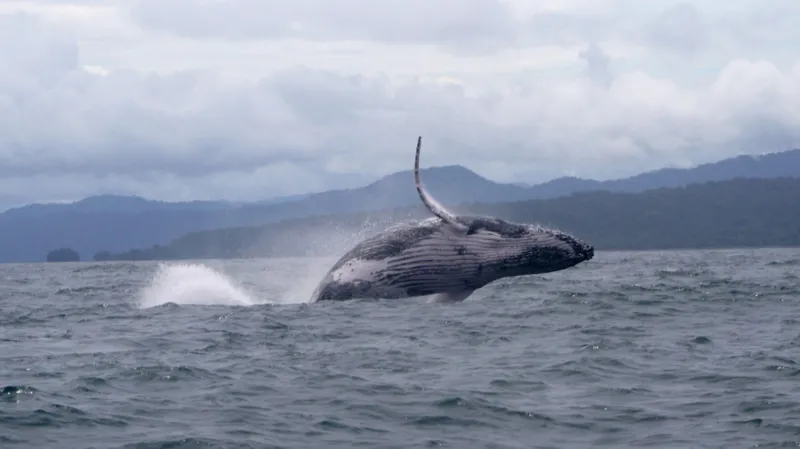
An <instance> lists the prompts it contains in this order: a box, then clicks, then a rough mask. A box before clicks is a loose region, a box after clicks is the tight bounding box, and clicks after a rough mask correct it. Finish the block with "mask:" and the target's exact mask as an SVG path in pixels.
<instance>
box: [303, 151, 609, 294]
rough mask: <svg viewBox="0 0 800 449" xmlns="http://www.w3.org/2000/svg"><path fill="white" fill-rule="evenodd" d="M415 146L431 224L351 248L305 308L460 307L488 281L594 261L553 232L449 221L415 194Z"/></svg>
mask: <svg viewBox="0 0 800 449" xmlns="http://www.w3.org/2000/svg"><path fill="white" fill-rule="evenodd" d="M420 146H421V138H420V139H419V140H418V141H417V155H416V161H415V168H414V170H415V179H416V185H417V191H418V192H419V195H420V198H421V200H422V202H423V203H424V204H425V205H426V206H427V207H428V209H429V210H430V211H431V212H432V213H433V214H434V215H435V216H436V217H432V218H430V219H427V220H424V221H422V222H420V223H408V224H402V225H399V226H396V227H393V228H390V229H387V230H385V231H383V232H381V233H379V234H377V235H375V236H372V237H370V238H368V239H366V240H364V241H363V242H361V243H359V244H357V245H356V246H355V247H354V248H353V249H351V250H350V251H348V252H347V253H346V254H345V255H344V256H342V258H341V259H339V261H337V262H336V263H335V264H334V265H333V267H332V268H331V269H330V271H329V272H328V274H327V275H326V276H325V278H324V279H323V280H322V282H320V284H319V286H318V287H317V289H316V291H315V292H314V294H313V295H312V299H311V301H312V302H316V301H344V300H349V299H355V298H410V297H417V296H426V295H434V294H435V295H436V299H438V300H441V301H462V300H464V299H465V298H467V297H468V296H469V295H470V294H472V292H474V291H475V290H477V289H478V288H481V287H483V286H485V285H486V284H489V283H490V282H493V281H495V280H498V279H501V278H506V277H512V276H524V275H531V274H542V273H550V272H554V271H559V270H563V269H566V268H569V267H572V266H575V265H577V264H579V263H581V262H584V261H587V260H591V259H592V258H593V257H594V248H593V247H592V246H591V245H589V244H587V243H586V242H583V241H581V240H580V239H578V238H577V237H574V236H572V235H569V234H567V233H564V232H561V231H559V230H556V229H549V228H544V227H541V226H537V225H530V224H518V223H511V222H508V221H505V220H501V219H498V218H494V217H480V216H463V215H461V216H456V215H454V214H452V213H450V212H449V211H447V210H446V209H445V208H444V207H442V206H441V205H439V203H438V202H436V200H435V199H433V198H432V197H431V196H430V195H429V194H428V193H427V192H426V191H425V190H424V188H423V187H422V184H421V181H420V178H419V151H420Z"/></svg>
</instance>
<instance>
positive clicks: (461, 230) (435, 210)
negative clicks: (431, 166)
mask: <svg viewBox="0 0 800 449" xmlns="http://www.w3.org/2000/svg"><path fill="white" fill-rule="evenodd" d="M421 147H422V136H419V137H418V138H417V154H416V156H415V157H414V183H415V184H416V186H417V193H418V194H419V198H420V199H421V200H422V204H424V205H425V207H427V208H428V210H429V211H431V213H432V214H433V215H436V216H437V217H439V218H441V220H442V221H443V222H444V223H446V224H448V225H449V227H450V229H451V230H452V231H453V232H454V233H456V234H460V235H463V234H466V233H467V231H468V230H469V229H468V228H467V225H465V224H464V223H461V222H460V221H458V218H457V217H456V216H455V214H453V213H452V212H450V211H448V210H447V209H445V207H444V206H442V205H441V204H439V202H438V201H436V199H435V198H434V197H433V196H431V195H430V194H429V193H428V192H426V191H425V188H424V187H423V186H422V180H421V179H420V174H419V150H420V148H421Z"/></svg>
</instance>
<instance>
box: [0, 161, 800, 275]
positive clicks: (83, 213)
mask: <svg viewBox="0 0 800 449" xmlns="http://www.w3.org/2000/svg"><path fill="white" fill-rule="evenodd" d="M798 175H800V150H790V151H785V152H781V153H771V154H767V155H762V156H739V157H735V158H731V159H726V160H723V161H719V162H715V163H710V164H703V165H700V166H698V167H695V168H689V169H671V168H670V169H662V170H656V171H652V172H648V173H643V174H640V175H637V176H633V177H630V178H625V179H619V180H611V181H594V180H586V179H579V178H569V177H565V178H558V179H555V180H552V181H549V182H546V183H543V184H538V185H534V186H525V185H520V184H504V183H497V182H494V181H491V180H488V179H485V178H483V177H481V176H479V175H478V174H476V173H475V172H473V171H471V170H469V169H467V168H465V167H463V166H460V165H450V166H443V167H433V168H428V169H424V170H423V181H424V183H425V185H426V187H427V188H428V190H430V191H431V192H432V193H433V194H434V195H435V196H436V197H437V198H438V199H440V201H442V202H444V203H445V204H447V205H448V206H451V207H455V206H457V205H459V204H463V203H484V204H491V203H499V202H511V201H523V200H531V199H547V198H557V197H561V196H564V195H569V194H572V193H577V192H587V191H596V190H603V191H608V192H627V193H631V192H642V191H645V190H649V189H654V188H662V187H678V186H685V185H688V184H692V183H704V182H709V181H720V180H729V179H734V178H779V177H796V176H798ZM418 203H419V200H418V198H417V193H416V191H415V189H414V188H413V174H412V171H411V170H404V171H401V172H397V173H394V174H391V175H388V176H385V177H383V178H381V179H379V180H377V181H375V182H373V183H371V184H369V185H366V186H364V187H360V188H355V189H342V190H332V191H327V192H319V193H313V194H306V195H297V196H293V197H282V198H273V199H267V200H264V201H259V202H249V203H241V202H228V201H191V202H163V201H155V200H148V199H144V198H139V197H133V196H115V195H101V196H94V197H89V198H85V199H83V200H80V201H77V202H75V203H69V204H31V205H28V206H23V207H19V208H14V209H9V210H7V211H5V212H3V213H2V214H0V262H38V261H43V260H44V258H45V256H46V254H47V252H48V251H50V250H52V249H53V248H60V247H69V248H73V249H75V250H76V251H78V252H79V253H80V255H81V257H82V258H83V259H84V260H86V259H88V258H91V257H92V255H94V254H95V253H97V252H99V251H110V252H112V253H118V252H123V251H127V250H130V249H133V248H149V247H151V246H153V245H165V244H167V243H169V242H171V241H172V240H174V239H176V238H178V237H181V236H183V235H185V234H187V233H190V232H194V231H202V230H210V229H217V228H231V227H243V226H244V227H247V226H257V225H262V224H265V223H274V222H278V221H282V220H290V219H298V218H305V217H311V216H319V215H331V214H350V213H358V212H366V211H377V210H386V209H395V208H403V207H408V206H415V205H418Z"/></svg>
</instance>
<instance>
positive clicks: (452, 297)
mask: <svg viewBox="0 0 800 449" xmlns="http://www.w3.org/2000/svg"><path fill="white" fill-rule="evenodd" d="M474 291H475V290H461V291H457V292H445V293H437V294H435V295H433V298H432V302H461V301H463V300H465V299H467V297H468V296H469V295H471V294H472V292H474Z"/></svg>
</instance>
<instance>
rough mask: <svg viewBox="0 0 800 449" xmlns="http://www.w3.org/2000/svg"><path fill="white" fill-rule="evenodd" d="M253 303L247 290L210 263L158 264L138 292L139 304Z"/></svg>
mask: <svg viewBox="0 0 800 449" xmlns="http://www.w3.org/2000/svg"><path fill="white" fill-rule="evenodd" d="M170 302H171V303H175V304H180V305H185V304H197V305H200V304H203V305H212V304H213V305H231V306H252V305H254V304H257V302H256V301H254V300H253V299H252V297H251V296H250V294H249V293H248V292H247V291H245V289H244V288H242V287H241V286H238V285H235V283H234V282H233V281H232V280H231V279H230V278H228V277H227V276H225V275H224V274H222V273H220V272H219V271H216V270H214V269H213V268H211V267H208V266H206V265H202V264H175V265H171V264H161V265H160V266H159V268H158V272H157V273H156V275H155V276H154V277H153V279H152V280H151V281H150V284H149V285H148V286H147V287H145V288H144V289H143V290H142V292H141V296H140V304H139V305H140V307H142V308H148V307H155V306H160V305H162V304H166V303H170Z"/></svg>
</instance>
